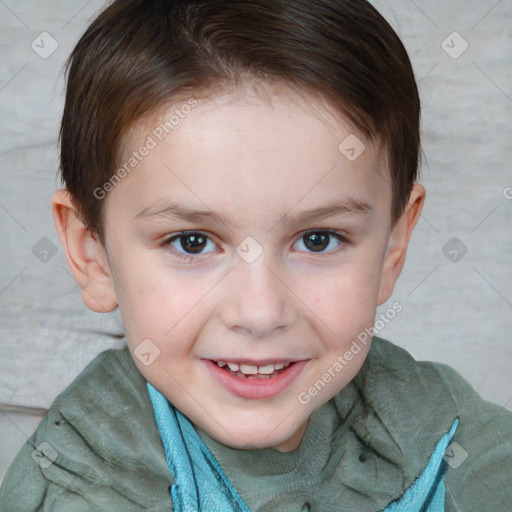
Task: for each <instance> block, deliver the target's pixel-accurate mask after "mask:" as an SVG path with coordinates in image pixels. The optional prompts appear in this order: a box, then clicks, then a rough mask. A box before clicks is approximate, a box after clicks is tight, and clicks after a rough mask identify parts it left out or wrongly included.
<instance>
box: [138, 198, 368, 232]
mask: <svg viewBox="0 0 512 512" xmlns="http://www.w3.org/2000/svg"><path fill="white" fill-rule="evenodd" d="M373 211H374V209H373V207H372V206H371V205H370V204H369V203H368V202H366V201H363V200H358V199H354V198H347V199H344V200H340V201H336V202H333V203H329V204H326V205H324V206H321V207H318V208H313V209H310V210H304V211H302V212H300V213H298V214H296V215H290V213H289V212H285V213H283V214H282V215H281V216H280V220H279V222H280V223H281V224H284V225H293V224H301V223H303V222H306V221H308V220H316V219H326V218H329V217H335V216H340V215H354V214H370V213H373ZM159 217H161V218H174V219H179V220H183V221H188V222H201V221H207V220H213V221H214V222H220V223H222V224H225V225H228V226H229V225H230V224H231V223H232V219H231V217H230V216H228V215H224V214H222V213H220V212H216V211H214V210H195V209H193V208H187V207H185V206H183V205H180V204H178V203H177V202H174V201H171V202H169V203H168V204H167V205H165V206H163V207H148V208H144V210H142V211H141V212H140V213H138V214H137V215H136V216H135V219H153V218H159Z"/></svg>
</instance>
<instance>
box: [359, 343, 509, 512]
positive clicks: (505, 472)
mask: <svg viewBox="0 0 512 512" xmlns="http://www.w3.org/2000/svg"><path fill="white" fill-rule="evenodd" d="M363 381H364V386H363ZM359 385H360V386H363V387H364V389H365V396H366V398H367V399H368V401H369V403H370V404H372V407H374V408H375V410H376V411H377V414H378V415H379V417H380V418H382V419H384V421H386V423H387V425H388V428H389V429H391V431H392V432H394V433H395V434H396V435H397V438H400V439H401V440H402V444H403V446H404V447H407V449H408V450H411V451H414V450H415V448H416V447H417V446H422V445H423V444H424V443H425V441H426V442H427V443H428V444H432V443H433V442H434V440H436V439H439V438H440V437H441V436H442V435H443V434H445V433H446V432H447V431H448V430H449V428H450V425H452V424H453V421H454V420H455V419H458V420H459V425H458V428H457V431H456V433H455V436H454V438H453V443H452V444H451V445H450V446H449V447H448V449H447V452H446V456H445V462H446V465H447V472H446V503H447V511H452V510H453V511H458V510H473V509H474V508H475V507H476V506H478V508H479V509H482V510H483V509H484V508H485V507H489V506H492V507H493V510H509V509H510V510H512V489H511V486H510V476H511V475H512V412H510V411H509V410H507V409H506V408H505V407H503V406H500V405H497V404H494V403H491V402H489V401H486V400H484V399H483V398H482V397H480V395H479V394H478V393H477V392H476V391H475V390H474V389H473V387H472V386H471V385H470V384H469V383H468V382H467V381H466V380H465V379H464V378H463V377H462V376H461V375H460V374H459V373H458V372H457V371H456V370H454V369H453V368H451V367H449V366H447V365H444V364H440V363H435V362H428V361H416V360H415V359H414V358H413V357H412V356H411V355H410V354H409V353H408V352H407V351H405V350H404V349H402V348H399V347H397V346H396V345H394V344H392V343H390V342H389V341H386V340H383V339H381V338H374V339H373V341H372V346H371V348H370V352H369V354H368V358H367V361H366V362H365V368H364V371H363V372H362V374H361V380H360V382H359Z"/></svg>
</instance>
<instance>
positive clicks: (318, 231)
mask: <svg viewBox="0 0 512 512" xmlns="http://www.w3.org/2000/svg"><path fill="white" fill-rule="evenodd" d="M311 234H325V235H329V236H331V237H334V238H335V239H337V240H338V241H339V242H340V243H341V246H340V247H338V248H337V249H334V250H332V251H329V252H323V251H319V252H314V251H309V254H325V255H332V254H336V253H338V252H340V251H342V250H343V249H344V248H345V247H346V246H347V245H350V244H351V242H350V241H349V240H347V239H346V238H345V237H344V236H343V235H342V234H340V233H338V232H336V231H332V230H330V229H309V230H307V231H304V232H302V233H301V234H300V236H299V237H298V238H297V242H298V241H300V240H302V239H303V238H305V237H306V236H308V235H311ZM190 235H200V236H203V237H205V238H207V239H208V240H211V238H210V237H209V236H208V235H206V234H205V233H202V232H201V231H182V232H181V233H177V234H175V235H172V236H171V237H170V238H167V239H166V240H164V242H163V243H162V246H166V247H167V248H169V249H170V250H171V252H172V253H173V255H175V256H177V257H178V258H181V259H183V260H188V261H190V260H191V259H193V258H194V256H201V253H198V254H192V253H190V254H188V253H184V252H181V251H177V250H176V249H174V248H173V247H172V246H171V243H172V242H174V241H175V240H179V239H180V238H184V237H186V236H190ZM212 241H213V240H212ZM297 242H295V243H297ZM294 245H295V244H294Z"/></svg>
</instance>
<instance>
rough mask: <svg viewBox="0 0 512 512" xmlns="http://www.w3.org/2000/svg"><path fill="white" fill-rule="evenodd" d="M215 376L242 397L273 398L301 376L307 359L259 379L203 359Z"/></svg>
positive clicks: (229, 389) (255, 398) (228, 388)
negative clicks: (273, 374) (230, 370)
mask: <svg viewBox="0 0 512 512" xmlns="http://www.w3.org/2000/svg"><path fill="white" fill-rule="evenodd" d="M203 362H204V363H205V364H206V366H207V368H208V370H209V371H210V372H211V373H212V375H213V377H214V378H215V379H216V380H217V381H218V382H220V383H221V384H222V385H223V386H224V387H225V388H226V389H227V390H228V391H230V392H231V393H233V394H234V395H236V396H239V397H242V398H249V399H252V400H261V399H263V398H272V397H273V396H276V395H278V394H279V393H281V392H282V391H284V390H285V389H286V388H287V387H288V386H290V385H291V383H292V382H293V381H294V380H295V379H296V378H297V377H298V376H299V374H300V373H301V372H302V370H303V369H304V366H305V365H306V363H307V361H297V362H296V363H294V364H291V365H290V366H288V367H287V368H285V369H283V370H282V371H280V372H279V373H278V374H276V375H275V376H273V377H268V378H266V379H258V378H254V377H253V378H251V377H237V376H236V375H233V374H232V373H230V372H229V371H228V370H223V369H222V368H220V367H219V366H218V365H217V364H216V363H214V362H212V361H208V360H203Z"/></svg>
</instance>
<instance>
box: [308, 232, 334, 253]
mask: <svg viewBox="0 0 512 512" xmlns="http://www.w3.org/2000/svg"><path fill="white" fill-rule="evenodd" d="M303 240H304V245H305V246H306V247H307V248H308V249H310V250H311V251H314V252H321V251H323V250H325V248H326V247H328V245H329V241H330V235H329V234H328V233H321V232H318V233H309V234H307V235H305V236H304V237H303Z"/></svg>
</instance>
